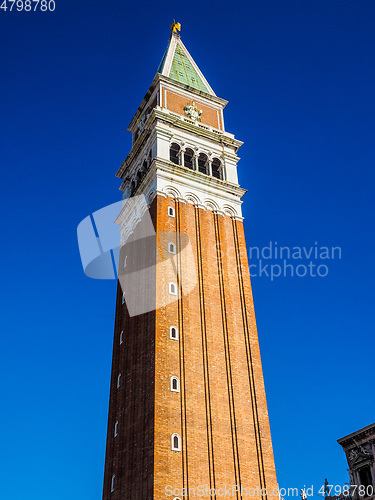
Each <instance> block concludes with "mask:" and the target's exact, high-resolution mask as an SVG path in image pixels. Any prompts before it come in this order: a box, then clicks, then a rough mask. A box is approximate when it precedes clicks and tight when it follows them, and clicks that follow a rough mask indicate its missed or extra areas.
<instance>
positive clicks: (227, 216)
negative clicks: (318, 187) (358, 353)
mask: <svg viewBox="0 0 375 500" xmlns="http://www.w3.org/2000/svg"><path fill="white" fill-rule="evenodd" d="M225 105H226V101H224V100H223V99H221V98H219V97H217V96H216V95H215V94H214V92H213V90H212V88H211V87H210V85H209V84H208V82H207V81H206V79H205V78H204V76H203V74H202V73H201V71H200V70H199V68H198V66H197V65H196V63H195V61H194V60H193V59H192V57H191V56H190V54H189V52H188V51H187V49H186V47H185V46H184V44H183V43H182V41H181V38H180V36H179V35H178V34H177V32H176V31H174V32H172V34H171V37H170V40H169V44H168V48H167V50H166V52H165V54H164V56H163V59H162V63H161V65H160V67H159V69H158V73H157V75H156V76H155V79H154V81H153V83H152V85H151V87H150V89H149V91H148V93H147V94H146V96H145V98H144V100H143V101H142V103H141V106H140V107H139V109H138V111H137V113H136V114H135V117H134V118H133V120H132V122H131V124H130V126H129V130H130V131H131V133H132V134H133V146H132V150H131V151H130V153H129V155H128V157H127V158H126V160H125V161H124V163H123V164H122V166H121V168H120V170H119V172H118V173H117V175H118V176H119V177H120V178H122V179H123V184H122V186H121V189H122V190H123V192H124V199H125V200H128V202H126V201H125V203H124V208H123V211H122V213H121V214H120V215H119V218H118V222H119V224H120V227H121V234H122V242H123V245H122V248H121V251H120V263H119V269H120V271H119V274H120V283H119V289H118V293H117V304H116V320H115V339H114V349H113V364H112V377H111V394H110V406H109V419H108V436H107V450H106V464H105V477H104V490H103V498H104V499H105V500H107V499H114V500H117V499H122V500H123V499H124V500H145V499H147V500H152V499H161V498H168V497H169V498H173V499H174V498H185V497H187V498H194V496H200V498H205V499H208V498H212V494H210V491H209V490H210V489H211V493H212V492H213V491H214V490H216V493H217V498H219V497H220V491H225V488H227V490H228V488H229V489H230V491H231V497H232V498H237V499H240V498H245V497H246V494H245V492H246V491H250V488H254V489H256V488H258V489H259V490H260V489H262V488H263V496H264V497H266V498H273V497H274V496H275V497H276V496H277V494H275V492H276V488H277V482H276V474H275V466H274V459H273V452H272V443H271V436H270V429H269V421H268V412H267V404H266V397H265V391H264V382H263V374H262V367H261V360H260V353H259V344H258V337H257V331H256V323H255V315H254V306H253V299H252V292H251V284H250V275H249V267H248V262H247V253H246V243H245V238H244V232H243V224H242V214H241V203H242V201H241V198H242V196H243V195H244V193H245V190H243V189H242V188H241V187H240V186H239V185H238V178H237V162H238V156H237V151H238V149H239V147H240V146H241V144H242V143H241V142H240V141H238V140H236V139H235V137H234V136H233V134H230V133H228V132H226V131H225V129H224V117H223V109H224V107H225ZM137 199H140V200H141V199H142V200H143V201H142V202H140V203H141V206H142V207H143V208H142V209H140V208H139V209H138V208H137V209H134V208H132V209H130V208H129V207H130V205H129V203H130V202H133V200H137ZM142 203H143V204H142ZM145 207H146V208H145ZM150 221H152V228H151V226H150ZM152 233H153V234H152ZM241 489H242V492H241ZM189 492H190V494H189ZM249 494H250V493H249ZM252 496H256V494H255V495H252Z"/></svg>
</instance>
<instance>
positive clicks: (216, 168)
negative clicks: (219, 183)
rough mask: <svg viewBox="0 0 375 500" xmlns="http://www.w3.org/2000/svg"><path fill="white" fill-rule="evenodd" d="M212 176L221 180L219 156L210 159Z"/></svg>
mask: <svg viewBox="0 0 375 500" xmlns="http://www.w3.org/2000/svg"><path fill="white" fill-rule="evenodd" d="M212 177H216V179H220V180H223V166H222V164H221V161H220V160H219V158H214V159H213V160H212Z"/></svg>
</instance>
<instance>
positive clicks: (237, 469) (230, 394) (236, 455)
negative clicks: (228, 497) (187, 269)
mask: <svg viewBox="0 0 375 500" xmlns="http://www.w3.org/2000/svg"><path fill="white" fill-rule="evenodd" d="M218 217H219V216H218V215H217V214H213V218H214V226H215V241H216V258H217V263H218V266H217V267H218V275H219V292H220V303H221V314H222V320H223V336H224V351H225V364H226V374H227V385H228V400H229V410H230V420H231V431H232V448H233V461H234V472H235V479H236V485H237V486H238V487H239V490H240V491H237V492H236V496H237V499H238V498H242V492H241V470H240V460H239V453H238V442H237V426H236V413H235V407H234V394H233V381H232V368H231V359H230V348H229V338H228V324H227V311H226V304H225V293H224V280H223V266H222V261H221V243H220V229H219V223H218Z"/></svg>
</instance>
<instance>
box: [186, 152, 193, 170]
mask: <svg viewBox="0 0 375 500" xmlns="http://www.w3.org/2000/svg"><path fill="white" fill-rule="evenodd" d="M184 166H185V167H187V168H190V169H191V170H194V151H193V150H192V149H190V148H186V149H185V152H184Z"/></svg>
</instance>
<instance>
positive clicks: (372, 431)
mask: <svg viewBox="0 0 375 500" xmlns="http://www.w3.org/2000/svg"><path fill="white" fill-rule="evenodd" d="M372 436H374V437H375V424H371V425H368V426H367V427H364V428H363V429H360V430H358V431H356V432H353V433H352V434H349V435H348V436H344V437H343V438H340V439H338V440H337V442H338V443H339V444H340V445H341V446H342V447H343V448H346V447H348V446H350V445H356V441H357V442H358V441H362V440H369V439H370V438H371V437H372Z"/></svg>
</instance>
